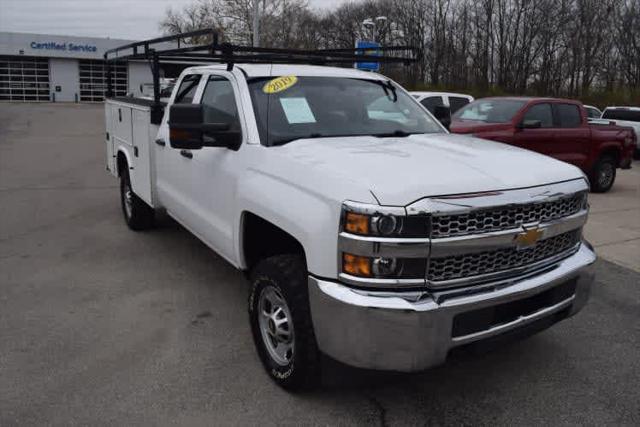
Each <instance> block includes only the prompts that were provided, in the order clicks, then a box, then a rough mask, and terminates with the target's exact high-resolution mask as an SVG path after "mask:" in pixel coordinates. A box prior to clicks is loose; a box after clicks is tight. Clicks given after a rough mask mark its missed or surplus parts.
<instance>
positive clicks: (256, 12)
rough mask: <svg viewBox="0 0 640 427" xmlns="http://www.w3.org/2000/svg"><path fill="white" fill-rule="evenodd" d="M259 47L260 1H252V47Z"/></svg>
mask: <svg viewBox="0 0 640 427" xmlns="http://www.w3.org/2000/svg"><path fill="white" fill-rule="evenodd" d="M258 46H260V0H253V47H258Z"/></svg>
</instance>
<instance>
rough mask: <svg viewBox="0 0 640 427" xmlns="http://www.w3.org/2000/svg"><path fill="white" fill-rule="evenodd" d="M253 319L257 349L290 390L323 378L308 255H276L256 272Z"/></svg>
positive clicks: (274, 375)
mask: <svg viewBox="0 0 640 427" xmlns="http://www.w3.org/2000/svg"><path fill="white" fill-rule="evenodd" d="M249 321H250V323H251V331H252V333H253V340H254V343H255V346H256V350H257V352H258V355H259V357H260V360H261V361H262V364H263V366H264V368H265V370H266V371H267V373H268V374H269V376H270V377H271V379H272V380H273V381H275V382H276V383H277V384H278V385H280V386H281V387H283V388H285V389H287V390H292V391H295V390H301V389H311V388H314V387H315V386H317V384H318V383H319V380H320V354H319V351H318V347H317V344H316V339H315V334H314V332H313V325H312V323H311V312H310V308H309V295H308V287H307V270H306V264H305V262H304V259H303V257H301V256H298V255H276V256H272V257H269V258H266V259H264V260H262V261H260V262H259V263H258V264H257V265H256V267H255V268H254V269H253V270H252V272H251V293H250V295H249Z"/></svg>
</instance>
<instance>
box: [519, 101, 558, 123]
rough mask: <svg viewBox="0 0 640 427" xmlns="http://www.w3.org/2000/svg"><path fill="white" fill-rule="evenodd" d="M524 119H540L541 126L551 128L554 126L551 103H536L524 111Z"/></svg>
mask: <svg viewBox="0 0 640 427" xmlns="http://www.w3.org/2000/svg"><path fill="white" fill-rule="evenodd" d="M522 120H523V121H526V120H539V121H540V123H541V127H543V128H550V127H553V113H552V111H551V104H536V105H534V106H533V107H531V108H529V109H528V110H527V112H526V113H524V117H523V118H522Z"/></svg>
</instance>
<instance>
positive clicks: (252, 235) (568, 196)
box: [105, 64, 596, 389]
mask: <svg viewBox="0 0 640 427" xmlns="http://www.w3.org/2000/svg"><path fill="white" fill-rule="evenodd" d="M230 68H231V69H230ZM151 110H152V108H151V105H150V104H149V101H145V100H133V99H118V98H111V99H108V100H107V101H106V103H105V113H106V128H107V138H106V146H107V168H108V170H109V171H111V173H112V174H113V175H114V176H115V177H118V178H119V179H120V183H121V186H120V188H121V196H122V197H121V199H122V209H123V213H124V218H125V221H126V223H127V224H128V225H129V227H130V228H131V229H133V230H143V229H147V228H150V227H152V226H153V223H154V213H155V212H156V211H159V210H163V211H166V212H167V213H168V214H169V215H170V216H171V217H173V218H174V219H175V220H176V221H178V222H179V223H180V224H182V225H183V226H184V227H185V228H187V229H188V230H190V231H191V232H192V233H193V234H195V235H196V236H197V237H198V238H200V239H201V240H202V241H203V242H205V243H206V244H207V245H208V246H209V247H211V248H212V249H213V250H214V251H215V252H217V253H218V254H219V255H220V256H222V257H224V258H225V259H226V260H227V261H228V262H229V263H231V264H232V265H233V266H235V267H236V268H238V269H239V270H242V271H245V272H247V273H248V276H249V277H250V282H251V292H250V298H249V304H248V305H249V317H250V322H251V328H252V331H253V337H254V340H255V345H256V348H257V351H258V353H259V355H260V358H261V360H262V362H263V363H264V366H265V368H266V370H267V372H268V373H269V375H270V376H271V377H272V378H273V379H274V380H275V381H276V382H277V383H278V384H280V385H281V386H283V387H285V388H288V389H298V388H302V387H309V386H312V385H313V384H315V383H316V382H317V380H318V379H319V378H320V376H319V374H320V366H321V364H320V360H321V359H320V354H321V353H323V354H326V355H328V356H330V357H332V358H334V359H336V360H338V361H341V362H343V363H346V364H349V365H352V366H356V367H361V368H370V369H379V370H395V371H405V372H409V371H416V370H423V369H425V368H428V367H431V366H434V365H437V364H440V363H443V362H444V361H445V360H446V358H447V355H448V353H449V352H450V351H451V350H452V349H454V348H456V347H460V346H463V345H466V344H470V343H474V342H476V341H480V340H487V339H493V338H494V337H498V336H510V335H512V334H520V333H527V332H533V331H536V330H539V329H541V328H544V327H546V326H548V325H551V324H553V323H554V322H557V321H559V320H561V319H564V318H566V317H568V316H571V315H573V314H575V313H576V312H578V311H579V310H580V309H581V308H582V307H583V306H584V305H585V303H586V302H587V299H588V297H589V293H590V287H591V285H592V282H593V277H594V275H593V268H592V265H593V263H594V261H595V259H596V256H595V254H594V251H593V249H592V247H591V246H590V245H589V244H588V243H587V242H586V241H584V240H583V238H582V228H583V225H584V224H585V221H586V219H587V214H588V204H587V194H588V190H589V188H588V184H587V180H586V179H585V177H584V176H583V174H582V172H580V170H579V169H577V168H575V167H573V166H570V165H568V164H566V163H563V162H560V161H557V160H554V159H552V158H549V157H545V156H543V155H540V154H536V153H533V152H530V151H526V150H522V149H519V148H515V147H512V146H508V145H504V144H500V143H494V142H489V141H482V142H481V143H480V142H479V141H478V140H475V139H473V138H471V137H467V136H461V135H452V134H448V133H447V131H446V130H445V129H444V128H443V127H442V126H441V125H440V124H439V123H438V122H437V120H435V119H434V118H433V116H432V115H431V114H429V112H428V111H427V110H426V109H425V108H424V107H423V106H422V105H420V103H419V102H417V101H416V100H415V99H414V98H413V97H412V96H411V95H410V94H409V93H408V92H406V91H405V90H404V89H403V88H402V87H400V86H399V85H398V84H396V83H394V82H393V81H391V80H389V79H388V78H386V77H384V76H382V75H379V74H375V73H370V72H362V71H358V70H355V69H347V68H333V67H324V66H310V65H284V64H273V65H265V64H246V65H243V64H235V66H233V67H229V66H225V65H210V66H197V67H191V68H187V69H185V70H184V72H182V74H181V75H180V77H179V79H178V82H177V84H176V86H175V89H174V90H173V93H172V95H171V97H170V99H169V101H168V104H167V105H166V107H165V113H164V117H163V118H162V120H161V122H160V124H159V125H154V124H152V123H151V122H152V118H151Z"/></svg>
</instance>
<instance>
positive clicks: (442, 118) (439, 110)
mask: <svg viewBox="0 0 640 427" xmlns="http://www.w3.org/2000/svg"><path fill="white" fill-rule="evenodd" d="M433 117H435V118H436V119H438V121H439V122H440V123H442V125H443V126H444V127H446V128H447V129H449V126H451V110H450V109H449V107H445V106H444V105H437V106H436V107H435V108H434V109H433Z"/></svg>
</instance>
